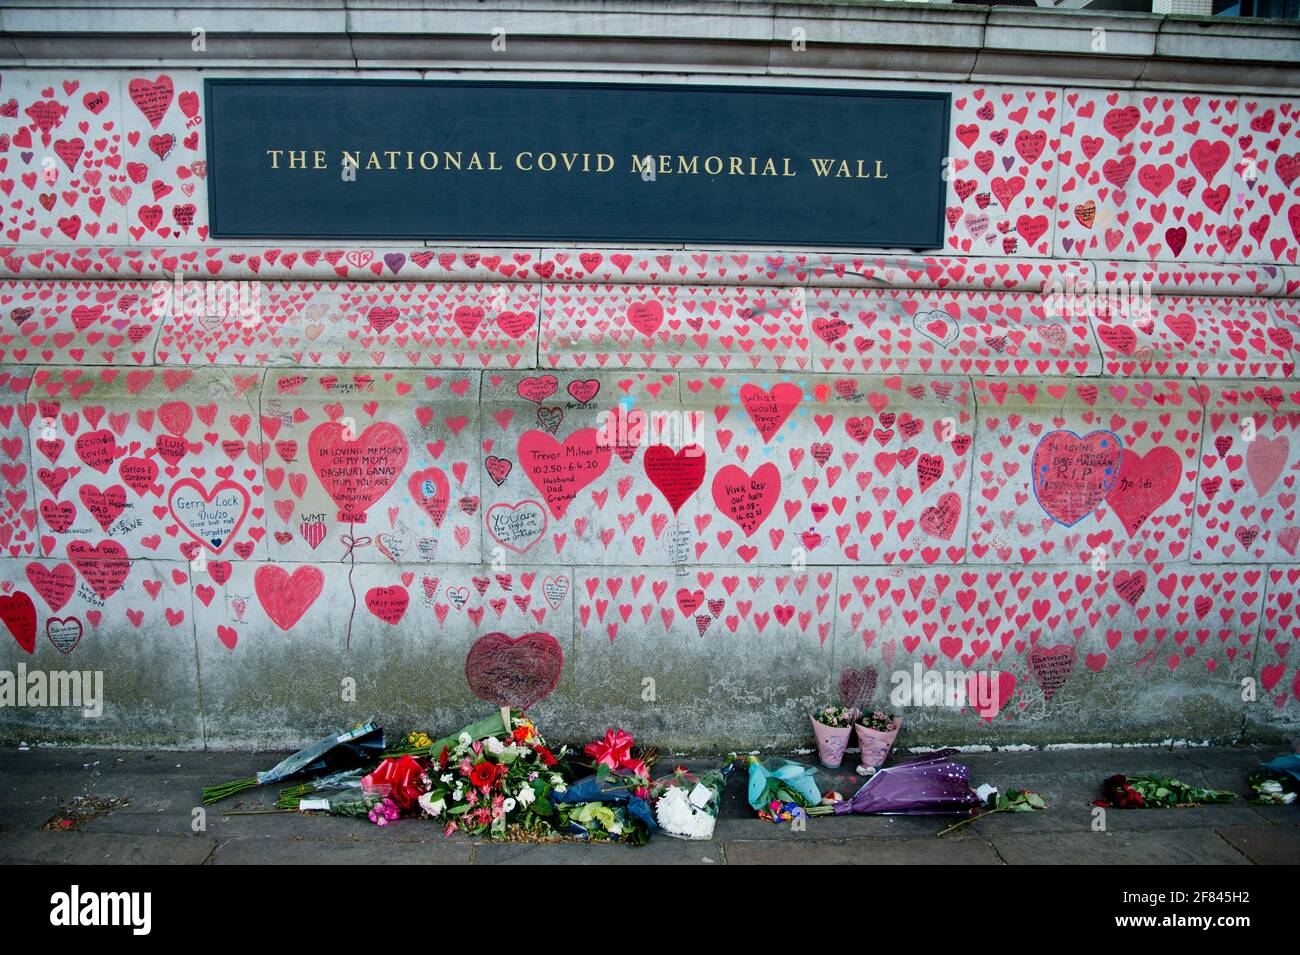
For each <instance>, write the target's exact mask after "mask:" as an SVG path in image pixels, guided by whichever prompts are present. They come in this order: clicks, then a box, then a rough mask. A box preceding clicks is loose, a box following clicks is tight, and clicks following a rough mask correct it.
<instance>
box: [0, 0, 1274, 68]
mask: <svg viewBox="0 0 1300 955" xmlns="http://www.w3.org/2000/svg"><path fill="white" fill-rule="evenodd" d="M195 27H202V28H203V29H205V30H206V31H207V41H208V49H207V52H206V53H201V54H200V53H195V52H194V51H193V50H191V49H190V31H191V30H192V29H194V28H195ZM498 28H500V29H505V30H506V31H507V34H506V35H507V41H508V47H507V50H506V51H504V52H501V53H488V52H487V50H488V42H489V38H490V37H491V35H492V31H493V30H494V29H498ZM797 29H803V30H805V31H806V38H807V41H808V47H807V49H806V50H802V51H795V50H794V49H793V48H792V46H791V42H792V39H793V38H794V36H795V33H794V31H795V30H797ZM1097 29H1104V30H1105V31H1106V45H1107V50H1106V52H1105V53H1100V52H1096V51H1094V50H1093V45H1094V38H1095V36H1096V34H1095V31H1096V30H1097ZM922 51H925V52H922ZM918 55H920V59H919V60H918ZM0 60H4V61H7V62H12V63H13V64H15V65H25V66H54V65H65V64H73V63H75V64H78V65H82V66H92V65H93V66H141V65H157V66H189V67H195V66H203V67H205V68H220V67H230V66H247V65H249V64H254V63H255V64H257V65H258V66H262V67H274V66H283V65H307V64H310V65H313V66H319V67H339V66H344V67H355V68H391V67H407V68H410V67H415V68H434V67H442V68H446V67H448V66H455V67H458V68H487V69H493V68H499V69H502V70H505V71H517V70H521V69H533V70H539V69H541V70H546V71H555V70H563V69H582V70H588V71H591V70H601V69H605V70H614V71H619V72H627V71H640V70H647V69H664V68H671V69H672V70H674V71H676V70H681V69H690V70H692V71H695V72H699V71H705V72H718V71H724V72H735V73H740V74H792V73H793V74H800V75H809V76H818V75H821V76H835V75H843V74H846V73H851V74H853V75H858V76H872V77H914V76H919V75H923V74H924V75H928V76H930V77H935V76H941V77H954V76H957V77H966V78H971V79H975V78H978V79H981V80H987V79H993V78H998V79H1005V80H1009V81H1018V82H1023V81H1024V78H1025V77H1027V76H1032V77H1034V78H1035V79H1036V80H1039V81H1043V82H1050V81H1053V80H1057V81H1061V80H1065V81H1068V82H1071V83H1082V84H1085V85H1091V84H1092V83H1098V84H1100V83H1108V84H1115V83H1122V84H1124V85H1136V86H1150V85H1157V86H1158V85H1165V86H1169V85H1177V86H1181V85H1183V84H1184V83H1185V79H1184V78H1185V77H1186V76H1187V75H1188V71H1189V69H1195V70H1196V74H1195V75H1196V77H1197V84H1196V85H1198V86H1201V85H1213V84H1218V85H1220V86H1221V87H1224V88H1231V89H1235V90H1247V89H1253V90H1266V89H1277V88H1293V87H1295V86H1296V85H1297V84H1298V83H1300V69H1297V68H1296V67H1294V66H1292V65H1290V64H1294V63H1296V62H1297V61H1300V26H1297V25H1296V24H1293V23H1288V22H1285V21H1268V20H1258V21H1256V20H1251V21H1242V22H1227V21H1223V20H1220V19H1198V18H1184V17H1159V16H1155V15H1150V14H1134V13H1114V12H1095V11H1046V10H1035V11H1028V10H1017V9H992V8H988V7H979V6H968V5H961V6H955V5H951V4H935V5H927V6H921V5H919V4H903V3H861V4H859V3H848V2H832V3H805V4H784V3H768V2H754V3H748V2H719V0H692V2H684V3H677V4H674V5H673V7H672V9H671V12H666V11H665V10H664V9H663V8H662V7H661V6H659V5H653V4H646V3H639V2H635V0H627V2H608V0H606V2H602V0H571V2H569V3H566V4H563V5H562V6H557V5H556V4H552V3H543V2H541V0H509V2H505V3H497V4H492V5H488V4H484V3H479V2H467V0H450V2H445V3H441V4H439V5H438V7H437V9H429V8H428V6H427V5H426V4H423V3H413V2H403V0H360V2H350V3H346V4H345V3H344V2H343V0H297V2H296V0H244V2H243V3H241V4H240V5H239V6H237V7H230V6H220V5H217V4H211V5H196V6H194V7H183V6H180V5H178V4H176V3H174V2H169V0H132V2H130V3H124V4H110V3H106V2H104V0H14V2H13V3H10V4H9V5H8V6H7V7H6V8H5V9H4V10H3V11H0ZM1243 65H1250V66H1251V67H1252V68H1251V69H1250V70H1249V72H1243V71H1242V69H1241V67H1242V66H1243ZM1243 78H1245V79H1246V82H1244V83H1243V82H1242V80H1243Z"/></svg>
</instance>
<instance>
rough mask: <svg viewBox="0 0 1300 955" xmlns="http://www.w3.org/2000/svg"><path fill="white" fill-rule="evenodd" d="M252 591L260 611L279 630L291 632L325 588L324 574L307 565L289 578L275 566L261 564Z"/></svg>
mask: <svg viewBox="0 0 1300 955" xmlns="http://www.w3.org/2000/svg"><path fill="white" fill-rule="evenodd" d="M253 588H254V589H255V590H256V591H257V599H258V600H260V601H261V602H262V609H263V610H265V611H266V615H267V616H268V617H270V618H271V622H272V623H274V624H275V625H276V626H277V627H279V628H280V629H281V630H286V631H287V630H291V629H293V625H294V624H296V623H297V622H298V621H299V620H301V619H302V615H303V614H305V613H306V612H307V608H309V607H310V606H311V605H312V604H313V603H315V602H316V598H317V597H319V596H320V592H321V591H322V590H323V589H324V588H325V575H324V574H323V573H321V570H320V568H319V567H312V566H311V565H310V564H308V565H304V566H302V567H299V568H298V569H297V570H295V571H294V572H293V575H292V576H290V575H289V573H288V572H287V571H286V570H285V569H284V568H283V567H280V566H278V565H276V564H264V565H263V566H261V567H259V568H257V573H256V574H255V575H254V576H253Z"/></svg>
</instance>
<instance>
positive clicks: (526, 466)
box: [517, 428, 610, 518]
mask: <svg viewBox="0 0 1300 955" xmlns="http://www.w3.org/2000/svg"><path fill="white" fill-rule="evenodd" d="M517 451H518V453H519V466H520V467H521V468H523V470H524V473H525V474H527V475H528V480H530V481H532V482H533V485H534V486H535V487H536V488H537V490H538V491H540V492H541V493H542V496H543V497H544V498H546V506H547V507H548V508H550V511H551V515H552V516H553V517H556V518H561V517H563V516H564V514H565V512H566V511H567V510H568V509H569V505H570V504H572V503H573V499H574V498H575V497H577V496H578V492H579V491H581V490H582V489H583V488H584V487H586V486H587V485H588V484H590V483H591V482H592V481H594V480H596V478H598V477H600V476H601V475H602V474H604V473H605V469H606V468H608V467H609V457H610V446H609V445H608V444H605V443H604V442H603V441H602V440H601V439H600V435H599V434H598V433H597V431H596V429H595V428H579V429H578V430H577V431H575V432H573V434H571V435H569V436H568V437H567V438H565V439H564V443H563V444H561V443H560V442H558V441H556V440H555V439H554V438H552V437H551V436H550V435H549V434H547V433H546V432H545V431H535V430H534V431H525V432H524V433H523V434H521V435H520V436H519V443H518V445H517Z"/></svg>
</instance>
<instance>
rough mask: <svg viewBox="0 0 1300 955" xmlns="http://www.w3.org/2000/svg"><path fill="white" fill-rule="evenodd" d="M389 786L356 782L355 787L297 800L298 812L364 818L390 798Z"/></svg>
mask: <svg viewBox="0 0 1300 955" xmlns="http://www.w3.org/2000/svg"><path fill="white" fill-rule="evenodd" d="M391 791H392V790H391V787H389V786H366V785H363V784H362V783H361V781H360V780H358V781H357V782H356V783H355V785H352V786H348V787H346V788H341V789H331V790H323V791H321V792H319V793H315V794H313V795H310V796H305V797H303V798H302V799H301V800H299V802H298V805H297V809H298V811H299V812H327V813H329V814H330V815H332V816H347V817H349V818H352V819H364V818H366V817H367V816H368V815H369V814H370V811H371V810H372V809H374V808H375V806H377V805H379V804H380V803H382V802H383V801H384V800H385V799H388V798H390V795H391Z"/></svg>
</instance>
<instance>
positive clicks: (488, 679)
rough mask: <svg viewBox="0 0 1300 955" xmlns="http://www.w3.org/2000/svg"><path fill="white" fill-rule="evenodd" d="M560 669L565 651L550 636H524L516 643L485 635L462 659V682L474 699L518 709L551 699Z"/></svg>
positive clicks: (534, 634)
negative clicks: (465, 684) (463, 662)
mask: <svg viewBox="0 0 1300 955" xmlns="http://www.w3.org/2000/svg"><path fill="white" fill-rule="evenodd" d="M563 669H564V651H562V650H561V649H560V644H559V641H557V640H556V639H555V638H554V637H553V636H551V635H550V634H549V633H526V634H524V635H523V636H522V637H519V638H518V639H517V640H512V639H511V638H510V637H508V636H506V635H505V634H504V633H485V634H484V635H483V636H481V637H479V638H478V639H477V640H475V641H474V645H473V646H471V647H470V648H469V655H468V656H466V657H465V680H466V682H468V683H469V688H470V690H471V691H472V692H473V694H474V695H475V696H477V697H478V698H479V699H480V700H487V701H488V702H489V703H495V704H496V705H497V706H515V707H518V708H520V709H527V708H528V707H530V706H532V705H533V704H534V703H536V702H538V701H539V700H544V699H546V697H548V696H550V695H551V693H552V691H554V689H555V687H556V686H557V685H558V684H559V682H560V671H561V670H563Z"/></svg>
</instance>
